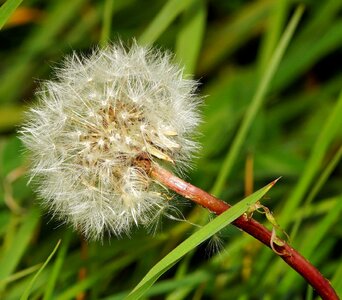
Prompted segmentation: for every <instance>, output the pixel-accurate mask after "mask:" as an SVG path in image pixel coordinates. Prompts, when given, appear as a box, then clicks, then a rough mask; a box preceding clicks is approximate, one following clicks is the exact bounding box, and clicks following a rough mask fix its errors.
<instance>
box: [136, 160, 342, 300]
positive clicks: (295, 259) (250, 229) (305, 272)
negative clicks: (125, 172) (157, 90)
mask: <svg viewBox="0 0 342 300" xmlns="http://www.w3.org/2000/svg"><path fill="white" fill-rule="evenodd" d="M142 166H143V167H144V168H145V169H146V170H147V171H148V172H149V174H150V176H151V177H152V178H153V179H155V180H156V181H158V182H160V183H161V184H163V185H164V186H166V187H168V188H169V189H171V190H173V191H174V192H176V193H177V194H179V195H181V196H183V197H185V198H187V199H190V200H192V201H194V202H196V203H197V204H200V205H202V206H203V207H205V208H207V209H209V210H210V211H212V212H214V213H215V214H216V215H219V214H221V213H223V212H224V211H226V210H227V209H229V208H230V207H231V206H230V205H229V204H227V203H226V202H223V201H222V200H220V199H218V198H216V197H214V196H212V195H210V194H209V193H207V192H205V191H203V190H201V189H200V188H198V187H196V186H194V185H192V184H190V183H188V182H186V181H184V180H182V179H180V178H178V177H177V176H175V175H173V174H172V173H170V172H169V171H167V170H165V169H163V168H161V167H159V166H157V165H152V164H151V163H150V162H149V161H144V163H143V164H142ZM275 183H276V180H275V181H273V184H275ZM233 224H234V225H235V226H236V227H238V228H240V229H242V230H243V231H245V232H246V233H248V234H249V235H251V236H253V237H254V238H256V239H257V240H259V241H260V242H262V243H263V244H265V245H266V246H268V247H270V248H272V249H273V250H274V252H275V253H276V254H277V255H279V256H280V257H281V258H282V259H283V260H284V261H285V262H286V263H287V264H288V265H289V266H290V267H291V268H293V269H294V270H295V271H297V272H298V273H299V274H300V275H301V276H302V277H303V278H304V279H305V280H306V281H307V282H308V283H309V284H310V285H311V286H312V287H313V288H314V289H315V290H316V292H317V293H318V294H319V295H320V296H321V297H322V299H329V300H338V299H339V297H338V296H337V294H336V292H335V290H334V289H333V287H332V286H331V284H330V282H329V281H328V280H327V279H326V278H324V277H323V275H322V274H321V273H320V272H319V271H318V270H317V269H316V268H315V267H314V266H313V265H312V264H311V263H310V262H309V261H308V260H306V259H305V258H304V257H303V256H302V255H301V254H299V253H298V252H297V251H296V250H295V249H293V248H292V247H291V246H290V245H288V244H287V243H286V242H285V241H282V240H280V239H278V238H277V240H276V241H277V242H276V243H275V242H274V237H273V235H272V232H271V231H270V230H268V229H267V228H266V227H264V226H263V225H262V224H260V223H259V222H257V221H255V220H254V219H252V218H249V217H248V216H247V214H243V215H242V216H240V217H239V218H237V219H236V220H235V221H234V222H233Z"/></svg>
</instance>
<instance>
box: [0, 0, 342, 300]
mask: <svg viewBox="0 0 342 300" xmlns="http://www.w3.org/2000/svg"><path fill="white" fill-rule="evenodd" d="M2 2H4V1H2ZM19 4H20V5H19ZM298 4H304V6H305V11H304V14H303V16H302V17H301V19H300V21H299V24H298V25H297V28H296V30H295V32H294V34H293V36H292V38H291V40H290V41H289V45H288V47H287V49H286V50H285V48H286V47H285V46H284V45H281V44H279V41H280V39H281V36H282V34H283V32H284V30H285V27H286V26H287V24H288V22H289V20H290V18H291V16H292V15H293V13H294V11H295V9H296V7H297V5H298ZM18 5H19V6H18ZM17 6H18V7H17ZM341 8H342V2H341V1H336V0H327V1H315V0H311V1H310V0H306V1H285V0H278V1H276V0H257V1H246V0H231V1H223V0H208V1H205V0H169V1H161V0H115V1H109V0H108V1H89V0H88V1H86V0H56V1H39V0H31V1H30V0H27V1H22V3H21V1H17V0H15V1H12V0H9V1H7V2H6V3H5V4H3V6H2V7H1V8H0V26H1V25H3V27H2V29H1V31H0V241H1V247H0V299H20V297H21V296H22V295H23V294H24V292H25V291H26V293H27V295H28V294H29V295H30V296H29V299H45V300H46V299H58V300H62V299H63V300H65V299H75V298H76V299H78V300H82V299H102V300H105V299H106V300H110V299H122V298H123V297H124V295H126V294H127V292H129V291H130V290H132V289H133V288H134V286H135V285H136V284H137V283H138V282H139V281H140V280H141V278H142V277H143V276H144V275H145V274H146V273H147V272H148V271H149V270H150V269H151V267H152V266H153V265H154V264H155V263H157V262H158V261H159V260H160V259H161V258H162V257H163V256H165V255H166V254H167V253H169V252H170V251H171V250H172V249H174V247H175V246H176V245H178V244H179V243H180V242H181V241H183V240H185V239H186V238H188V237H189V236H190V235H191V234H192V233H193V232H194V231H196V230H197V227H195V226H193V225H191V224H190V223H187V222H176V221H171V220H168V219H164V220H163V222H162V226H160V228H158V230H157V231H156V233H155V235H151V234H149V233H148V232H147V231H146V230H145V229H137V230H136V231H135V232H133V233H132V236H131V237H130V238H127V237H123V238H122V239H116V238H115V237H112V238H110V239H105V240H104V241H103V243H101V242H98V243H96V242H86V241H84V240H83V239H82V237H80V236H79V235H78V234H77V232H74V231H73V230H71V229H70V228H68V226H66V225H63V224H60V223H59V222H56V221H55V220H54V219H53V218H52V216H51V215H49V214H48V213H47V212H46V211H42V210H41V208H40V205H39V199H37V198H36V195H35V192H34V191H33V190H32V189H31V187H30V186H28V185H27V181H28V178H27V176H26V168H27V158H26V157H25V155H24V154H23V148H22V145H21V142H20V141H19V140H18V138H17V134H16V131H17V130H18V128H19V126H20V123H21V121H22V120H23V111H25V109H26V108H27V107H28V106H29V105H30V104H31V103H34V101H35V99H34V91H35V88H36V86H37V85H38V84H39V80H44V79H48V78H49V77H50V76H51V73H52V71H53V70H52V66H54V65H55V64H56V63H57V64H58V62H60V61H61V59H62V57H63V56H64V55H66V54H69V53H71V52H72V51H83V52H85V53H86V52H88V51H90V50H91V49H92V47H94V46H96V45H101V46H104V45H106V44H107V43H108V42H115V41H117V40H118V39H121V40H123V41H127V42H129V41H131V40H132V38H136V39H137V40H138V42H139V43H141V44H155V45H156V46H158V47H160V48H162V49H168V50H171V51H172V52H174V53H175V61H176V62H177V63H179V64H180V65H182V66H184V69H185V72H186V73H187V74H190V75H192V76H193V78H195V79H197V80H199V81H200V83H201V84H200V86H199V93H200V94H201V95H203V96H205V98H204V99H205V105H204V106H203V119H204V122H203V124H202V125H201V127H200V131H201V137H200V139H201V144H202V150H201V152H200V153H199V155H198V158H197V159H196V161H195V162H194V168H193V170H192V172H190V174H189V176H188V180H189V181H190V182H192V183H193V184H196V185H198V186H200V187H201V188H203V189H205V190H208V191H212V192H213V193H215V194H216V195H217V196H220V197H221V198H222V199H223V200H225V201H227V202H229V203H231V204H234V203H236V202H237V201H239V200H241V199H242V198H243V197H244V196H245V195H248V194H250V193H252V191H254V189H258V188H260V187H262V186H264V185H265V184H266V183H268V182H270V181H272V180H273V179H275V178H277V177H279V176H282V179H281V181H280V182H278V183H277V185H276V186H275V187H274V188H273V189H272V191H271V192H270V193H269V196H268V197H267V198H266V199H264V200H263V204H264V205H267V206H268V207H269V208H270V209H271V210H272V211H273V212H274V215H275V217H276V219H277V221H278V223H279V224H280V226H281V227H282V228H283V229H284V230H286V232H287V233H288V234H289V235H290V238H291V244H292V245H293V246H294V247H295V248H297V249H298V250H299V251H300V252H301V253H302V254H303V255H304V256H305V257H307V258H308V259H309V260H310V261H312V262H313V263H314V264H315V265H316V266H318V268H319V269H320V270H321V272H322V273H323V274H324V275H325V276H326V277H327V278H329V280H331V281H332V284H333V285H334V287H335V288H336V290H337V291H338V293H339V294H340V295H342V280H341V278H342V259H341V247H342V222H341V220H342V217H341V210H342V187H341V186H342V180H341V179H342V176H341V164H339V162H340V158H341V154H342V147H341V141H342V130H341V128H342V96H341V88H342V72H341V70H342V69H341V68H342V47H341V46H342V18H341V13H342V9H341ZM276 49H278V50H279V51H280V52H281V50H285V54H284V55H283V56H281V61H280V64H279V66H278V65H277V63H276V61H275V60H274V59H272V57H273V56H272V55H273V53H274V51H275V50H276ZM272 70H274V71H275V73H274V72H273V71H272ZM267 76H269V80H267ZM263 83H264V86H263ZM176 198H177V197H176ZM175 201H179V202H180V208H181V210H182V211H183V213H184V216H185V217H186V219H188V220H190V221H191V222H194V223H196V224H205V223H206V222H208V219H209V218H210V216H209V215H208V213H207V212H206V211H205V210H204V209H201V208H195V206H194V205H184V203H186V202H185V201H182V200H181V199H180V198H179V197H178V199H175ZM254 216H255V217H256V218H257V219H259V220H261V221H262V222H265V224H266V226H268V227H270V224H268V223H267V221H265V217H264V216H263V215H260V214H259V215H258V214H257V213H255V214H254ZM60 239H61V240H62V241H61V244H60V246H59V248H58V250H57V252H56V253H55V255H54V257H53V258H52V259H51V261H50V262H49V263H48V264H47V265H46V267H44V268H43V269H42V268H41V267H42V263H44V261H46V260H47V259H48V257H49V255H50V254H51V253H52V251H53V249H54V247H55V246H56V244H57V241H58V240H60ZM38 270H41V272H40V274H39V276H38V277H36V278H35V279H34V281H32V280H33V278H34V276H35V275H36V274H37V271H38ZM30 283H32V284H30ZM145 297H146V299H167V300H175V299H312V298H314V297H315V294H314V292H313V291H312V290H311V288H310V287H308V285H307V284H306V283H305V282H304V280H303V279H301V278H300V277H299V275H297V274H296V273H295V272H294V271H293V270H291V269H290V268H289V267H288V266H287V265H286V264H285V263H284V262H283V261H281V260H280V259H279V258H278V257H276V255H275V254H274V253H272V251H271V250H269V249H267V248H266V247H263V246H262V245H261V244H260V243H259V242H258V241H255V240H253V239H252V238H250V237H249V236H247V235H245V234H242V233H241V232H240V231H238V230H236V229H235V228H233V227H228V228H226V229H225V230H224V231H223V232H221V233H220V234H219V235H216V236H214V237H213V238H212V239H211V240H209V242H208V243H206V244H203V246H200V247H198V248H197V249H196V251H191V252H190V253H189V254H188V255H186V256H185V257H184V258H183V259H182V260H181V261H180V262H179V263H178V264H176V265H175V266H174V267H173V268H172V269H171V270H169V271H168V272H167V273H165V274H164V275H163V276H162V277H161V279H160V280H159V281H158V282H157V283H156V284H154V285H153V287H152V288H151V289H150V290H149V291H148V292H147V294H146V295H145Z"/></svg>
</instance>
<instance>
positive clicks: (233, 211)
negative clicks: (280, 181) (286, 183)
mask: <svg viewBox="0 0 342 300" xmlns="http://www.w3.org/2000/svg"><path fill="white" fill-rule="evenodd" d="M274 183H275V182H272V183H270V184H268V185H267V186H265V187H264V188H262V189H260V190H258V191H257V192H255V193H253V194H252V195H250V196H249V197H246V198H245V199H244V200H242V201H240V202H239V203H237V204H236V205H234V206H233V207H231V208H230V209H229V210H227V211H225V212H224V213H222V214H221V215H219V216H218V217H216V218H215V219H213V220H212V221H211V222H209V223H208V224H207V225H205V226H204V227H202V228H201V229H199V230H198V231H197V232H195V233H194V234H193V235H191V236H190V237H189V238H187V239H186V240H185V241H184V242H182V243H181V244H180V245H178V246H177V247H176V248H175V249H174V250H172V251H171V252H170V253H169V254H168V255H166V256H165V257H164V258H163V259H162V260H160V261H159V262H158V263H157V264H156V265H155V266H154V267H153V268H152V269H151V270H150V271H149V272H148V273H147V274H146V276H145V277H144V278H143V279H142V280H141V281H140V282H139V283H138V285H137V286H136V287H135V288H134V290H133V291H132V292H131V293H130V294H129V295H128V297H127V298H126V300H137V299H139V298H140V297H142V296H143V295H144V294H145V292H146V291H147V290H148V289H149V288H150V287H151V286H152V285H153V283H154V282H156V280H157V279H158V278H159V277H160V276H161V275H162V274H164V273H165V272H166V271H167V270H169V269H170V268H171V267H172V266H173V265H174V264H176V263H177V262H178V261H179V260H180V259H181V258H182V257H183V256H184V255H185V254H187V253H188V252H190V251H191V250H192V249H194V248H195V247H197V246H198V245H199V244H201V243H202V242H204V241H205V240H206V239H208V238H210V237H211V236H212V235H214V234H215V233H217V232H218V231H220V230H221V229H222V228H224V227H225V226H227V225H228V224H230V223H231V222H233V221H234V220H235V219H236V218H238V217H239V216H241V215H242V214H243V213H244V212H245V211H246V210H247V209H248V208H249V207H250V206H251V205H253V204H254V203H255V202H257V201H258V200H259V199H260V198H261V197H263V196H264V195H265V194H266V193H267V192H268V191H269V190H270V189H271V187H272V186H273V185H274Z"/></svg>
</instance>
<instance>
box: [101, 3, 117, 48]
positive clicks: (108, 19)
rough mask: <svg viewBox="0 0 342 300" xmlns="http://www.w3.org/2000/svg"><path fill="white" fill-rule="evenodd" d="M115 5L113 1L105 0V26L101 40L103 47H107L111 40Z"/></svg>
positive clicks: (103, 26)
mask: <svg viewBox="0 0 342 300" xmlns="http://www.w3.org/2000/svg"><path fill="white" fill-rule="evenodd" d="M113 3H114V1H113V0H105V5H104V7H103V25H102V31H101V38H100V45H101V47H104V46H106V45H107V44H108V41H109V39H110V31H111V27H112V16H113Z"/></svg>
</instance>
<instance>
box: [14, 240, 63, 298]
mask: <svg viewBox="0 0 342 300" xmlns="http://www.w3.org/2000/svg"><path fill="white" fill-rule="evenodd" d="M60 242H61V241H60V240H59V241H58V242H57V245H56V246H55V248H54V249H53V250H52V252H51V254H50V255H49V257H48V258H47V259H46V261H45V262H44V264H43V265H42V266H41V268H40V269H39V270H38V272H37V273H36V274H35V275H34V276H33V278H32V280H31V281H30V283H29V285H28V286H27V288H26V289H25V291H24V293H23V295H22V296H21V297H20V300H26V299H28V297H29V296H30V292H31V289H32V286H33V284H34V283H35V281H36V279H37V278H38V276H39V274H40V273H41V272H42V271H43V270H44V268H45V267H46V266H47V264H48V263H49V261H50V260H51V258H52V257H53V256H54V254H55V253H56V251H57V249H58V247H59V244H60Z"/></svg>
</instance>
